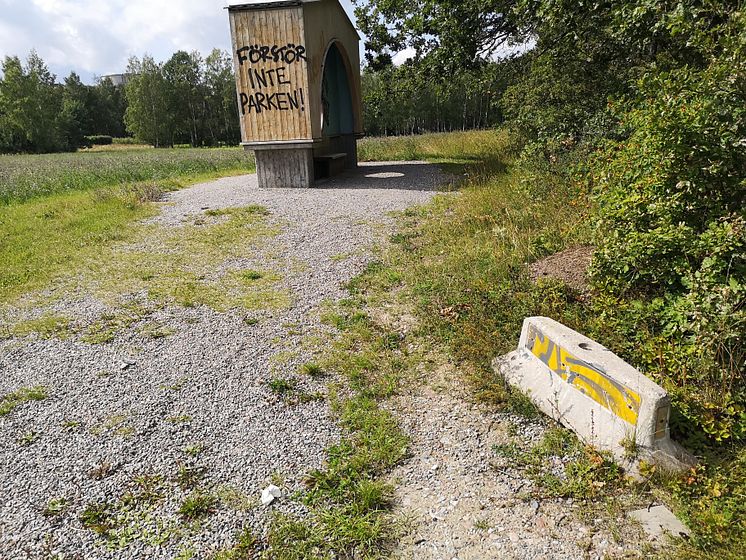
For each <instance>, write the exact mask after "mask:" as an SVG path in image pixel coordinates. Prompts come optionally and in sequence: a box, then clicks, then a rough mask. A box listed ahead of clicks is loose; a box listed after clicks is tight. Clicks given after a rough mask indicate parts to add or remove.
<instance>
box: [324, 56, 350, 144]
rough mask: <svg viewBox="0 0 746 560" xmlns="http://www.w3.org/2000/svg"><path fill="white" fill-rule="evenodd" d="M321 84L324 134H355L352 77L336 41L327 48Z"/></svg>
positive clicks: (333, 135)
mask: <svg viewBox="0 0 746 560" xmlns="http://www.w3.org/2000/svg"><path fill="white" fill-rule="evenodd" d="M321 84H322V85H321V106H322V111H321V113H322V114H321V132H322V135H323V136H324V137H325V138H334V137H338V136H344V135H350V134H354V132H355V114H354V112H353V109H352V90H351V88H350V78H349V75H348V72H347V63H346V61H345V59H344V58H343V56H342V53H341V52H340V50H339V47H338V46H337V43H336V42H334V43H332V44H331V45H330V46H329V49H328V50H327V53H326V58H325V60H324V77H323V79H322V82H321Z"/></svg>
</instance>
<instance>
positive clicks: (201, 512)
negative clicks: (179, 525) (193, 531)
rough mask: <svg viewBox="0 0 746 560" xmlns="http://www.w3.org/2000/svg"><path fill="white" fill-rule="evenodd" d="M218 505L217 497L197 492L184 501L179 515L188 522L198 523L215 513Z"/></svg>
mask: <svg viewBox="0 0 746 560" xmlns="http://www.w3.org/2000/svg"><path fill="white" fill-rule="evenodd" d="M217 505H218V499H217V498H216V497H215V496H211V495H209V494H205V493H203V492H201V491H196V492H194V493H192V494H190V495H189V496H187V497H186V498H185V499H184V501H183V502H182V503H181V506H179V511H178V514H179V515H180V516H181V517H182V518H183V519H185V520H187V521H196V520H198V519H202V518H204V517H207V516H209V515H211V514H213V513H215V511H216V509H217Z"/></svg>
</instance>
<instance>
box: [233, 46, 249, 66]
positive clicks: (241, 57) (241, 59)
mask: <svg viewBox="0 0 746 560" xmlns="http://www.w3.org/2000/svg"><path fill="white" fill-rule="evenodd" d="M248 51H249V47H241V48H240V49H238V50H237V51H236V54H237V55H238V64H239V65H241V66H243V63H244V62H246V61H247V60H249V57H248V56H245V55H244V54H243V53H245V52H248Z"/></svg>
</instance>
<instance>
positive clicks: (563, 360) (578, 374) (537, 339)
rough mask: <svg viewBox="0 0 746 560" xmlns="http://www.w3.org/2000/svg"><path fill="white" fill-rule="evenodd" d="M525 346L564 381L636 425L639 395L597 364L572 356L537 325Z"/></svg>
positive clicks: (530, 333)
mask: <svg viewBox="0 0 746 560" xmlns="http://www.w3.org/2000/svg"><path fill="white" fill-rule="evenodd" d="M528 349H529V350H530V351H531V353H532V354H533V355H534V356H536V357H537V358H538V359H539V360H541V361H542V362H543V363H544V364H545V365H546V366H547V367H548V368H549V369H551V370H552V371H553V372H554V373H556V374H557V375H559V376H560V377H561V378H562V379H563V380H564V381H566V382H567V383H568V384H570V385H572V386H573V387H575V388H576V389H577V390H579V391H580V392H581V393H583V394H584V395H586V396H587V397H589V398H591V399H593V400H594V401H596V402H597V403H598V404H600V405H601V406H603V407H604V408H607V409H608V410H610V411H611V412H613V413H614V414H615V415H616V416H618V417H619V418H621V419H622V420H625V421H627V422H629V423H630V424H632V425H637V417H638V414H639V412H640V395H638V394H637V393H635V392H634V391H633V390H632V389H630V388H629V387H626V386H624V385H623V384H621V383H619V382H618V381H615V380H613V379H612V378H611V377H609V375H608V374H607V373H606V372H605V371H603V370H601V369H599V368H598V367H597V366H594V365H592V364H589V363H588V362H584V361H583V360H580V359H579V358H576V357H575V356H573V355H572V354H570V353H569V352H568V351H567V350H565V349H564V348H562V347H561V346H559V345H557V344H555V343H554V342H553V341H552V340H550V339H549V338H548V337H546V336H544V334H543V333H541V332H540V331H538V330H537V329H532V330H531V331H530V332H529V338H528Z"/></svg>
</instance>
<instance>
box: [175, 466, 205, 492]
mask: <svg viewBox="0 0 746 560" xmlns="http://www.w3.org/2000/svg"><path fill="white" fill-rule="evenodd" d="M205 475H207V469H206V468H205V467H187V466H185V465H182V466H180V467H179V470H178V472H177V473H176V478H175V480H176V483H177V484H178V485H179V487H180V488H181V489H182V490H192V489H194V488H196V487H197V486H198V485H199V483H200V482H202V479H203V478H205Z"/></svg>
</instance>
